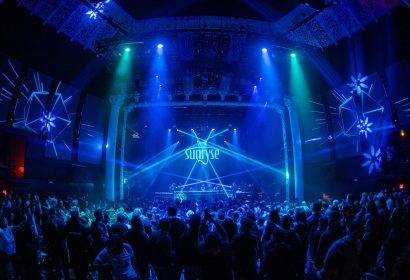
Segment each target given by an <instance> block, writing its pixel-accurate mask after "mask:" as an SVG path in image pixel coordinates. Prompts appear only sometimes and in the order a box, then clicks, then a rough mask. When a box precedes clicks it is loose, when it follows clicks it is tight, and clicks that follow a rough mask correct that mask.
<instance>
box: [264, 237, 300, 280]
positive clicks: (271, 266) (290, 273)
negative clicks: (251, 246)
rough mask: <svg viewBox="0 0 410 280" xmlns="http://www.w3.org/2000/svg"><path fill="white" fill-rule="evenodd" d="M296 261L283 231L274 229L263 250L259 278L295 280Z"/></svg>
mask: <svg viewBox="0 0 410 280" xmlns="http://www.w3.org/2000/svg"><path fill="white" fill-rule="evenodd" d="M296 267H297V261H296V258H295V255H294V251H293V250H292V248H291V246H289V245H288V244H287V243H286V233H285V231H284V230H283V229H275V230H274V231H273V233H272V235H271V240H270V241H269V242H268V244H267V245H266V248H265V254H264V258H263V260H262V266H261V269H260V271H259V278H262V279H283V280H296V277H297V272H296V271H297V269H296Z"/></svg>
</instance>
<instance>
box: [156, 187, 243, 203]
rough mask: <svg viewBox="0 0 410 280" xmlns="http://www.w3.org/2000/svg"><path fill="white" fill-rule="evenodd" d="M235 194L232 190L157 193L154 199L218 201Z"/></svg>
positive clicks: (238, 192) (239, 193)
mask: <svg viewBox="0 0 410 280" xmlns="http://www.w3.org/2000/svg"><path fill="white" fill-rule="evenodd" d="M250 195H251V193H250V192H241V191H237V192H236V193H235V196H236V197H238V196H242V197H243V196H245V197H246V196H250ZM232 197H233V192H232V191H231V190H226V192H225V191H223V190H217V191H215V190H211V191H181V190H177V191H174V192H155V194H154V198H158V199H166V200H168V199H169V200H172V199H174V200H209V201H215V200H218V199H226V198H232Z"/></svg>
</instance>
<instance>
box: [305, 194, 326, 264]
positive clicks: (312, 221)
mask: <svg viewBox="0 0 410 280" xmlns="http://www.w3.org/2000/svg"><path fill="white" fill-rule="evenodd" d="M322 217H323V214H322V202H320V201H316V202H315V203H313V206H312V215H310V217H309V218H308V219H307V240H308V256H309V258H310V259H311V258H313V257H314V253H315V244H314V239H313V235H314V233H315V231H316V229H317V228H318V226H319V221H320V219H321V218H322Z"/></svg>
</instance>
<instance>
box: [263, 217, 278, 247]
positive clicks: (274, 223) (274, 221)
mask: <svg viewBox="0 0 410 280" xmlns="http://www.w3.org/2000/svg"><path fill="white" fill-rule="evenodd" d="M275 229H280V217H279V211H278V210H276V209H274V210H271V211H270V213H269V221H268V223H267V225H266V227H265V230H264V232H263V233H262V237H261V241H262V244H266V243H267V242H269V241H270V239H271V235H272V232H273V231H274V230H275Z"/></svg>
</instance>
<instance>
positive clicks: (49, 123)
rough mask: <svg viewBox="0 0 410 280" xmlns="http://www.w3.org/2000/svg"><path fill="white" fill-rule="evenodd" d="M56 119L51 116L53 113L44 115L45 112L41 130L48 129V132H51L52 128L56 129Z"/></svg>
mask: <svg viewBox="0 0 410 280" xmlns="http://www.w3.org/2000/svg"><path fill="white" fill-rule="evenodd" d="M55 119H56V117H53V116H51V113H48V114H46V113H44V112H43V119H42V122H43V125H42V126H41V130H43V129H47V132H50V129H51V127H56V126H55V124H54V121H55Z"/></svg>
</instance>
